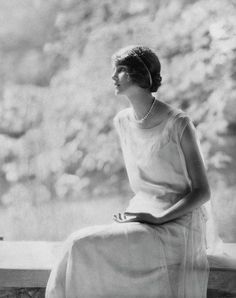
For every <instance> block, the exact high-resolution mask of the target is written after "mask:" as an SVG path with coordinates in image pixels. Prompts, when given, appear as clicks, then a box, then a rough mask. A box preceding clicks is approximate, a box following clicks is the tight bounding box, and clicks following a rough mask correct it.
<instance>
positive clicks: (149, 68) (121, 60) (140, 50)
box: [112, 45, 162, 92]
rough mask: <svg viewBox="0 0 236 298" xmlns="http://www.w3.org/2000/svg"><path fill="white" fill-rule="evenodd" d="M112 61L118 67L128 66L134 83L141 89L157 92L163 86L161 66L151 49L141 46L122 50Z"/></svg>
mask: <svg viewBox="0 0 236 298" xmlns="http://www.w3.org/2000/svg"><path fill="white" fill-rule="evenodd" d="M112 61H113V63H114V64H115V65H116V66H117V65H124V66H126V67H127V69H128V73H129V75H130V78H131V80H132V82H133V83H135V84H137V85H138V86H139V87H141V88H144V89H148V90H149V91H150V92H156V91H157V90H158V88H159V87H160V86H161V81H162V77H161V75H160V72H161V64H160V61H159V59H158V57H157V55H156V54H155V53H154V51H153V50H151V49H150V48H148V47H145V46H141V45H132V46H128V47H125V48H122V49H120V50H119V51H118V52H116V53H115V54H114V55H113V56H112Z"/></svg>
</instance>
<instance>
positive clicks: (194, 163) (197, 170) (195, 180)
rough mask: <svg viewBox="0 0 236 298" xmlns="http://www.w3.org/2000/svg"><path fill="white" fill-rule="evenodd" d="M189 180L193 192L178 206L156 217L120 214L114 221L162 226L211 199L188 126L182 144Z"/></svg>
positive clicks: (140, 214)
mask: <svg viewBox="0 0 236 298" xmlns="http://www.w3.org/2000/svg"><path fill="white" fill-rule="evenodd" d="M180 145H181V148H182V151H183V154H184V158H185V162H186V167H187V171H188V175H189V178H190V180H191V192H190V193H188V194H187V195H186V196H185V197H184V198H182V199H181V200H180V201H178V202H177V203H176V204H174V205H173V206H171V207H170V208H168V209H167V210H165V211H164V212H163V214H161V215H160V217H154V216H153V215H151V214H147V213H125V214H124V215H122V214H119V215H118V216H116V217H115V218H114V219H115V220H116V221H118V222H127V221H140V222H147V223H152V224H162V223H165V222H168V221H171V220H174V219H176V218H178V217H181V216H182V215H184V214H186V213H188V212H191V211H193V210H194V209H195V208H197V207H199V206H200V205H202V204H203V203H205V202H206V201H207V200H208V199H209V198H210V188H209V184H208V180H207V175H206V170H205V167H204V163H203V160H202V157H201V154H200V151H199V147H198V144H197V141H196V137H195V134H194V131H193V129H192V128H191V126H190V125H187V126H186V128H185V130H184V132H183V135H182V138H181V142H180Z"/></svg>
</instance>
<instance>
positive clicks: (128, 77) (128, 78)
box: [126, 72, 130, 82]
mask: <svg viewBox="0 0 236 298" xmlns="http://www.w3.org/2000/svg"><path fill="white" fill-rule="evenodd" d="M126 76H127V81H128V82H129V81H130V75H129V73H128V72H127V73H126Z"/></svg>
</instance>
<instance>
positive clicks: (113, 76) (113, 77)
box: [111, 71, 117, 81]
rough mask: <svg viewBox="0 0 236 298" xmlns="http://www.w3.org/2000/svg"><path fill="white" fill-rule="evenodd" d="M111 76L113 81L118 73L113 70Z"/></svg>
mask: <svg viewBox="0 0 236 298" xmlns="http://www.w3.org/2000/svg"><path fill="white" fill-rule="evenodd" d="M111 78H112V80H113V81H115V80H116V79H117V75H116V72H115V71H114V72H113V74H112V76H111Z"/></svg>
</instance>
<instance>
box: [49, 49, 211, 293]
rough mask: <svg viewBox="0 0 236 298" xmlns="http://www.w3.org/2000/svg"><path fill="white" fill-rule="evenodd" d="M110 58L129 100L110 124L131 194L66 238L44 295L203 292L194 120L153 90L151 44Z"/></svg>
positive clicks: (203, 194) (200, 169)
mask: <svg viewBox="0 0 236 298" xmlns="http://www.w3.org/2000/svg"><path fill="white" fill-rule="evenodd" d="M112 61H113V67H114V72H113V75H112V79H113V81H114V85H115V92H116V94H117V95H122V96H125V97H126V98H127V100H128V102H129V104H130V107H129V108H127V109H124V110H122V111H120V112H119V113H118V114H117V115H116V116H115V118H114V124H115V127H116V130H117V131H118V134H119V137H120V143H121V147H122V152H123V156H124V162H125V166H126V169H127V173H128V178H129V182H130V186H131V188H132V190H133V192H134V196H133V198H132V199H131V200H130V202H129V206H128V208H127V210H126V211H125V212H124V213H123V214H117V215H114V223H113V224H110V225H103V226H93V227H89V228H85V229H82V230H80V231H78V232H75V233H73V234H72V235H71V236H70V237H69V238H68V239H67V241H66V242H65V246H64V249H63V253H62V254H61V257H60V258H59V259H58V262H57V264H56V265H55V267H54V268H53V270H52V272H51V275H50V278H49V281H48V285H47V289H46V297H47V298H62V297H63V298H92V297H94V298H95V297H96V298H99V297H103V298H104V297H105V298H108V297H109V298H115V297H117V298H122V297H127V298H128V297H135V298H148V297H150V298H152V297H153V298H154V297H156V298H157V297H160V298H164V297H166V298H167V297H168V298H170V297H171V298H173V297H178V298H184V297H185V298H194V297H195V298H203V297H206V290H207V279H208V263H207V257H206V250H205V217H204V212H203V207H202V204H204V203H205V202H206V201H207V200H208V199H209V197H210V190H209V185H208V181H207V176H206V171H205V168H204V162H203V159H202V155H201V153H200V148H199V144H198V140H197V138H196V132H195V128H194V125H193V124H192V121H191V120H190V118H189V117H188V116H187V115H186V114H185V113H184V112H183V111H181V110H178V109H176V108H173V107H171V106H170V105H168V104H166V103H164V102H162V101H160V99H159V98H155V97H154V96H153V95H152V93H154V92H156V91H157V90H158V88H159V87H160V85H161V75H160V71H161V65H160V62H159V59H158V57H157V55H156V54H155V53H154V52H153V51H152V50H151V49H149V48H147V47H144V46H130V47H127V48H124V49H121V50H119V51H118V52H117V53H115V54H114V56H113V58H112ZM101 208H102V206H101Z"/></svg>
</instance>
